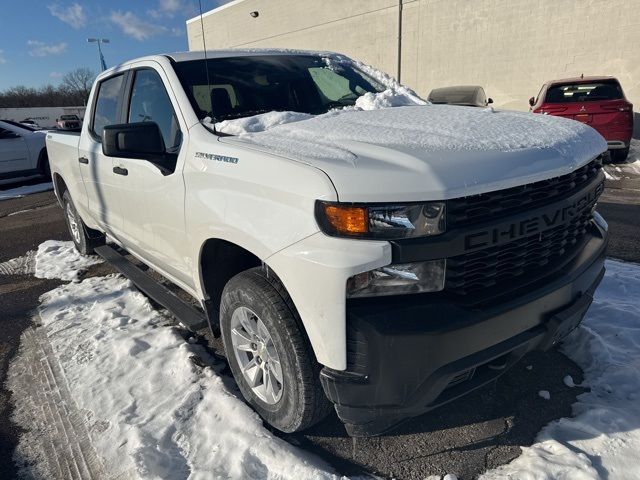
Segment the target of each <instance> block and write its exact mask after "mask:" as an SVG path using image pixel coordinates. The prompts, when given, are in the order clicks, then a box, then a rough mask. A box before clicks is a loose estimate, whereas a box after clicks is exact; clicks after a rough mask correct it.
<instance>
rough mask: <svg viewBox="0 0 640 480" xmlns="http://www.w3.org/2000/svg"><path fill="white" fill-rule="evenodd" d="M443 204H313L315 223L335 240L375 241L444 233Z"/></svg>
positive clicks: (317, 202) (319, 202) (320, 202)
mask: <svg viewBox="0 0 640 480" xmlns="http://www.w3.org/2000/svg"><path fill="white" fill-rule="evenodd" d="M444 207H445V204H444V203H441V202H429V203H412V204H406V205H367V204H364V205H359V204H348V203H336V202H323V201H320V200H318V201H316V220H317V222H318V225H320V228H321V229H322V231H323V232H324V233H326V234H327V235H331V236H335V237H357V238H367V239H379V240H393V239H399V238H415V237H426V236H430V235H439V234H440V233H443V232H444V231H445V208H444Z"/></svg>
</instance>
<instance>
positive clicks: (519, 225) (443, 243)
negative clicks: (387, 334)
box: [391, 171, 605, 263]
mask: <svg viewBox="0 0 640 480" xmlns="http://www.w3.org/2000/svg"><path fill="white" fill-rule="evenodd" d="M604 179H605V177H604V172H602V171H600V172H599V173H598V175H597V176H596V177H594V179H593V180H592V181H591V182H589V183H588V184H587V185H586V186H584V187H583V188H582V189H580V190H579V191H577V192H575V193H573V194H572V195H570V196H568V197H565V198H563V199H561V200H559V201H556V202H553V203H551V204H548V205H545V206H543V207H539V208H536V209H533V210H527V211H525V212H522V213H519V214H516V215H511V216H509V217H505V218H503V219H501V220H500V221H499V222H496V221H495V220H488V221H485V222H483V223H476V224H474V225H473V226H472V227H470V228H468V229H463V228H456V229H454V230H449V231H447V232H445V233H443V234H441V235H438V236H436V237H422V238H415V239H403V240H392V241H391V247H392V255H393V263H410V262H421V261H426V260H436V259H439V258H449V257H455V256H458V255H463V254H465V253H471V252H475V251H479V250H482V249H484V248H487V246H497V245H504V244H506V243H509V242H512V241H514V240H517V239H519V238H522V237H524V236H527V235H531V234H532V233H541V232H544V231H546V230H550V229H551V228H554V227H557V226H558V225H561V224H562V223H567V222H568V221H569V220H570V219H569V220H566V221H563V222H558V221H555V222H552V220H554V217H555V215H556V214H557V212H560V214H559V215H560V216H561V215H562V212H563V211H567V212H568V210H564V209H570V208H571V207H572V206H573V205H575V204H576V202H579V201H581V200H582V199H584V198H589V197H590V196H595V198H596V199H597V197H598V196H599V195H600V193H601V192H602V190H603V189H604ZM588 203H589V202H586V203H585V204H583V205H582V207H578V209H577V210H576V211H574V212H572V213H573V215H571V218H574V217H575V216H577V215H579V214H580V213H581V212H582V211H583V210H584V209H585V208H587V207H588ZM538 219H544V220H543V221H542V222H539V221H538ZM545 222H548V223H545ZM538 224H539V225H538ZM534 229H535V230H534ZM494 232H498V235H497V236H496V235H494ZM501 232H502V233H504V234H501ZM478 239H481V240H478ZM487 241H490V242H491V243H490V245H487V244H485V243H483V242H487Z"/></svg>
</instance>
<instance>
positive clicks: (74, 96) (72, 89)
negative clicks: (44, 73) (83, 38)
mask: <svg viewBox="0 0 640 480" xmlns="http://www.w3.org/2000/svg"><path fill="white" fill-rule="evenodd" d="M94 78H95V74H94V73H93V72H92V71H91V70H89V69H88V68H78V69H77V70H74V71H73V72H69V73H67V74H66V75H65V76H64V77H63V79H62V83H61V84H60V86H56V87H54V86H52V85H44V86H42V87H40V88H37V89H36V88H32V87H25V86H22V85H18V86H16V87H11V88H9V89H7V90H5V91H3V92H0V107H69V106H80V105H86V103H87V100H88V98H89V92H90V91H91V84H92V83H93V79H94Z"/></svg>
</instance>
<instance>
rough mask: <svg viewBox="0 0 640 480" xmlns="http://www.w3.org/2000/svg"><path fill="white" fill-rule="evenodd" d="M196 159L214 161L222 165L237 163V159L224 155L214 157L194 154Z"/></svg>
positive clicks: (209, 154) (212, 154)
mask: <svg viewBox="0 0 640 480" xmlns="http://www.w3.org/2000/svg"><path fill="white" fill-rule="evenodd" d="M196 158H206V159H207V160H215V161H217V162H224V163H233V164H235V163H238V159H237V158H235V157H225V156H224V155H216V154H214V153H204V152H196Z"/></svg>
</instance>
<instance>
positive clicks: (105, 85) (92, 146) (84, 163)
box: [77, 72, 126, 241]
mask: <svg viewBox="0 0 640 480" xmlns="http://www.w3.org/2000/svg"><path fill="white" fill-rule="evenodd" d="M125 83H126V72H119V73H116V74H114V75H112V76H110V77H108V78H105V79H103V80H100V82H99V83H98V84H97V85H96V87H95V88H96V91H95V94H94V98H92V109H91V114H90V115H91V118H90V120H89V125H88V126H87V128H86V129H85V130H84V131H83V134H82V135H81V136H80V144H79V146H78V159H77V161H78V162H79V164H80V171H81V173H82V179H83V182H84V185H85V189H86V192H87V197H88V198H87V201H88V205H87V207H88V209H89V212H90V214H91V216H92V217H93V219H94V220H95V221H96V222H97V223H98V225H100V227H102V228H103V229H104V231H105V232H107V233H108V234H109V235H111V236H112V237H113V238H115V239H117V240H118V241H121V238H122V226H123V225H122V211H121V203H122V199H120V198H119V196H118V195H119V193H120V192H119V191H118V188H117V186H116V184H117V182H118V180H119V179H118V176H117V175H116V174H115V173H114V171H113V160H112V159H111V158H110V157H107V156H105V155H104V154H103V153H102V131H103V129H104V127H105V126H107V125H112V124H116V123H119V120H120V115H121V112H122V105H123V95H124V87H125Z"/></svg>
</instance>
